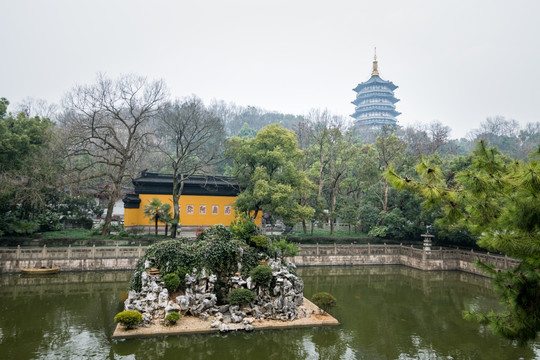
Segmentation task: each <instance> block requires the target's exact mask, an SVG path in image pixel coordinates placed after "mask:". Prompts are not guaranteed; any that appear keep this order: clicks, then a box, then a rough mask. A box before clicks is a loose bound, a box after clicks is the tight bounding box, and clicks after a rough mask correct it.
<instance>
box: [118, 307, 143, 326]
mask: <svg viewBox="0 0 540 360" xmlns="http://www.w3.org/2000/svg"><path fill="white" fill-rule="evenodd" d="M141 321H142V314H141V313H140V312H138V311H135V310H127V311H122V312H119V313H118V314H116V316H115V317H114V322H115V323H120V324H121V325H124V326H125V327H126V330H129V329H133V328H134V327H135V326H137V325H138V324H140V322H141Z"/></svg>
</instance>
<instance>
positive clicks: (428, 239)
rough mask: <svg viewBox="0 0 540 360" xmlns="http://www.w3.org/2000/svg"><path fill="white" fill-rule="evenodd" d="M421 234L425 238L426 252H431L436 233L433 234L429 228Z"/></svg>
mask: <svg viewBox="0 0 540 360" xmlns="http://www.w3.org/2000/svg"><path fill="white" fill-rule="evenodd" d="M420 236H421V237H423V238H424V253H426V254H431V245H432V241H431V240H432V239H433V238H434V237H435V235H431V234H430V233H429V230H428V231H426V233H425V234H422V235H420Z"/></svg>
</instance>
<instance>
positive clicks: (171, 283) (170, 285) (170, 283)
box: [163, 273, 180, 293]
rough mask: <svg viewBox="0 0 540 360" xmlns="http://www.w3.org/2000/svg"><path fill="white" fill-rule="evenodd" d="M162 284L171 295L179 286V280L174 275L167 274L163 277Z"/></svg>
mask: <svg viewBox="0 0 540 360" xmlns="http://www.w3.org/2000/svg"><path fill="white" fill-rule="evenodd" d="M163 283H164V284H165V287H166V288H167V290H169V293H173V292H175V291H176V289H178V286H180V278H179V277H178V275H177V274H176V273H171V274H167V275H165V276H164V277H163Z"/></svg>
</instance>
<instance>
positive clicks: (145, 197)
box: [124, 194, 261, 226]
mask: <svg viewBox="0 0 540 360" xmlns="http://www.w3.org/2000/svg"><path fill="white" fill-rule="evenodd" d="M139 198H140V199H141V204H140V206H139V208H138V209H125V210H124V226H138V225H154V223H153V222H152V221H151V220H150V218H148V217H146V216H144V207H145V206H146V205H148V204H149V203H150V202H151V201H152V200H153V199H154V198H157V199H158V200H159V201H161V202H162V203H163V204H170V205H171V213H172V195H155V194H140V195H139ZM235 200H236V197H235V196H205V195H182V196H180V201H179V205H180V224H181V225H182V226H212V225H216V224H223V225H225V226H229V224H230V223H231V221H233V220H234V214H235V211H234V207H233V206H232V204H233V202H234V201H235ZM255 222H256V223H257V224H258V225H260V224H261V216H260V215H259V216H258V217H257V219H256V220H255ZM159 225H164V224H163V223H161V222H160V223H159Z"/></svg>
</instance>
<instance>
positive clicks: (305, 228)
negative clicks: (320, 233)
mask: <svg viewBox="0 0 540 360" xmlns="http://www.w3.org/2000/svg"><path fill="white" fill-rule="evenodd" d="M302 230H303V231H304V234H307V226H306V220H304V219H302Z"/></svg>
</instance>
